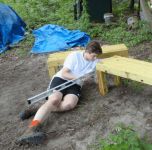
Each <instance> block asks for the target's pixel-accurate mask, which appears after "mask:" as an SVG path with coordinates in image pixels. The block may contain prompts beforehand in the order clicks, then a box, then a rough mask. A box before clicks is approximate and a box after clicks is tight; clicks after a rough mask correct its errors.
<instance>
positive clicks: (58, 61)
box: [47, 44, 128, 78]
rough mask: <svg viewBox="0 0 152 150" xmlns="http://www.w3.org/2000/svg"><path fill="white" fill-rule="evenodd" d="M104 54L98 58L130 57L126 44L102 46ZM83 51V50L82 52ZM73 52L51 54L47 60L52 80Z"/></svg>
mask: <svg viewBox="0 0 152 150" xmlns="http://www.w3.org/2000/svg"><path fill="white" fill-rule="evenodd" d="M102 50H103V54H101V55H99V56H98V58H108V57H111V56H114V55H119V56H123V57H128V48H127V47H126V45H125V44H116V45H104V46H102ZM81 51H82V50H81ZM71 52H73V51H66V52H58V53H53V54H50V55H49V57H48V60H47V64H48V72H49V76H50V78H52V76H53V75H54V74H55V73H56V72H57V71H58V70H59V69H60V67H61V66H62V65H63V63H64V60H65V58H66V57H67V56H68V55H69V54H70V53H71Z"/></svg>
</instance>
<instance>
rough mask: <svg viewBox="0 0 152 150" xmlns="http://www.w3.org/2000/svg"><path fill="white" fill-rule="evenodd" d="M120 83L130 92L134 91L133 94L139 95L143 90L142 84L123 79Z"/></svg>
mask: <svg viewBox="0 0 152 150" xmlns="http://www.w3.org/2000/svg"><path fill="white" fill-rule="evenodd" d="M122 83H123V85H124V86H126V87H128V88H130V89H131V90H132V91H134V93H140V92H141V91H143V89H144V86H143V84H142V83H140V82H136V81H132V80H128V79H124V80H123V82H122Z"/></svg>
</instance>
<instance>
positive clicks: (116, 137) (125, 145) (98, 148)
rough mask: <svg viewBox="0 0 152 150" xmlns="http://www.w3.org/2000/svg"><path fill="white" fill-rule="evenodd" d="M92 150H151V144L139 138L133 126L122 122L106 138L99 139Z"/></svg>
mask: <svg viewBox="0 0 152 150" xmlns="http://www.w3.org/2000/svg"><path fill="white" fill-rule="evenodd" d="M93 149H94V150H151V149H152V144H149V143H148V142H147V140H146V139H141V138H140V136H139V134H138V133H137V132H136V131H135V130H134V129H133V127H129V126H125V125H123V124H121V125H119V126H117V127H116V128H115V130H113V131H112V133H110V134H109V135H108V136H107V138H105V139H101V140H99V143H98V144H97V145H94V146H93Z"/></svg>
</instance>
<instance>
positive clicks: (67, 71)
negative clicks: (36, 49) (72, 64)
mask: <svg viewBox="0 0 152 150" xmlns="http://www.w3.org/2000/svg"><path fill="white" fill-rule="evenodd" d="M62 77H63V78H65V79H67V80H73V79H76V77H75V76H74V75H73V74H72V73H71V70H70V69H68V68H67V67H63V69H62Z"/></svg>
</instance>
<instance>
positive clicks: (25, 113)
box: [19, 106, 39, 120]
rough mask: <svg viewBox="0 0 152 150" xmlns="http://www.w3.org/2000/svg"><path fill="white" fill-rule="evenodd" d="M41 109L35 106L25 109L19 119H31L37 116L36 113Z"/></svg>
mask: <svg viewBox="0 0 152 150" xmlns="http://www.w3.org/2000/svg"><path fill="white" fill-rule="evenodd" d="M38 109H39V107H38V106H35V107H28V108H27V109H25V110H24V111H22V112H20V113H19V118H20V119H21V120H25V119H28V118H30V117H31V116H34V115H35V114H36V112H37V111H38Z"/></svg>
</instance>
